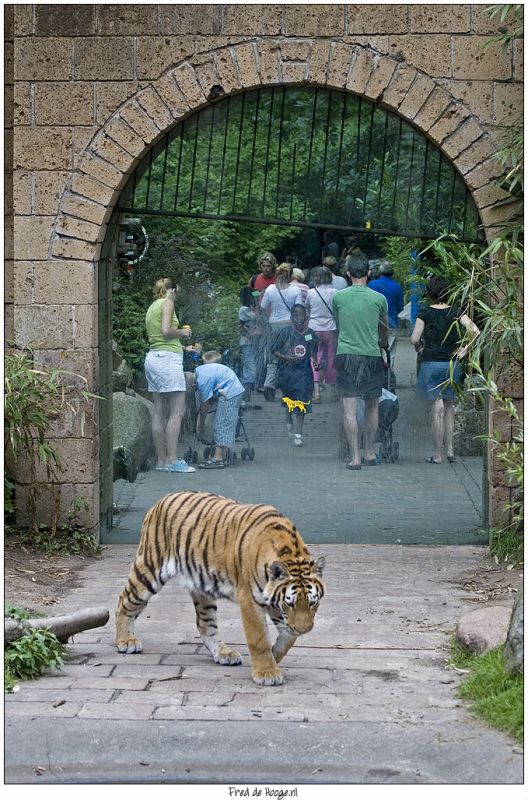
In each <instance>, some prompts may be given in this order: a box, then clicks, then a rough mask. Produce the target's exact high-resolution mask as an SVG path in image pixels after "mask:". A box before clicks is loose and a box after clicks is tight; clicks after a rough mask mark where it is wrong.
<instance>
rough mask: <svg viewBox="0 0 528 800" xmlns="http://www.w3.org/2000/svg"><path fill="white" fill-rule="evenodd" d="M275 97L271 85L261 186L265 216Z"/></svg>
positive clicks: (264, 214) (263, 214) (273, 88)
mask: <svg viewBox="0 0 528 800" xmlns="http://www.w3.org/2000/svg"><path fill="white" fill-rule="evenodd" d="M274 99H275V87H274V86H272V88H271V102H270V113H269V122H268V142H267V144H266V165H265V167H264V185H263V187H262V216H263V217H265V216H266V213H265V212H266V188H267V183H268V165H269V151H270V140H271V122H272V119H273V100H274Z"/></svg>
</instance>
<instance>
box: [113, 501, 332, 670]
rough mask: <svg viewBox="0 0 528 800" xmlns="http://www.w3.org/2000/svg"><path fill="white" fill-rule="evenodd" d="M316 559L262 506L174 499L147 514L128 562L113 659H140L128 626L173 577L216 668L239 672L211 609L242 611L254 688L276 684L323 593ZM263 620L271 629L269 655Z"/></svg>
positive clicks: (280, 517) (320, 566)
mask: <svg viewBox="0 0 528 800" xmlns="http://www.w3.org/2000/svg"><path fill="white" fill-rule="evenodd" d="M324 565H325V560H324V558H318V559H317V561H313V560H312V559H311V557H310V554H309V552H308V550H307V548H306V545H305V544H304V542H303V540H302V538H301V536H300V534H299V533H298V531H297V530H296V528H295V525H294V524H293V523H292V522H291V521H290V520H289V519H288V518H287V517H285V516H283V515H282V514H281V513H280V512H279V511H277V509H276V508H273V506H269V505H243V504H242V503H237V502H235V501H234V500H228V499H227V498H225V497H221V496H220V495H216V494H208V493H206V492H175V493H173V494H168V495H166V496H165V497H162V498H161V500H159V501H158V502H157V503H156V505H155V506H153V507H152V508H151V509H150V510H149V511H148V512H147V514H146V515H145V519H144V521H143V526H142V529H141V540H140V543H139V548H138V551H137V554H136V559H135V561H134V563H133V565H132V568H131V570H130V576H129V579H128V583H127V585H126V586H125V588H124V589H123V591H122V592H121V595H120V597H119V602H118V605H117V612H116V639H117V642H116V643H117V648H118V650H119V652H120V653H139V652H141V643H140V642H139V640H138V639H137V638H136V637H135V636H134V620H135V619H136V617H137V616H138V615H139V614H140V613H141V612H142V611H143V609H144V608H145V606H146V605H147V603H148V601H149V600H150V598H151V597H152V595H154V594H155V593H156V592H158V591H159V590H160V589H161V588H162V586H163V585H164V584H165V583H166V582H167V581H168V580H169V578H172V577H175V578H178V579H179V582H180V583H181V584H182V585H183V586H185V587H187V588H188V589H189V591H190V593H191V597H192V599H193V602H194V607H195V609H196V624H197V627H198V631H199V632H200V636H201V637H202V641H203V642H204V644H205V646H206V647H207V649H208V650H209V652H210V653H211V655H212V656H213V658H214V660H215V661H216V663H217V664H240V663H241V661H242V659H241V657H240V654H239V653H237V651H236V650H231V649H229V648H228V647H227V646H226V645H225V644H224V643H223V642H221V641H220V639H219V638H218V632H217V623H216V602H215V601H216V600H217V599H218V598H227V599H228V600H234V601H235V602H238V603H239V605H240V611H241V616H242V622H243V625H244V631H245V634H246V640H247V644H248V648H249V653H250V656H251V667H252V676H253V680H254V681H255V683H258V684H261V685H266V686H275V685H278V684H281V683H282V682H283V676H282V673H281V671H280V669H279V668H278V666H277V664H278V662H279V661H281V659H282V658H283V656H284V655H285V654H286V653H287V652H288V650H289V649H290V647H291V646H292V645H293V644H294V642H295V640H296V639H297V637H298V636H300V635H301V634H302V633H307V632H308V631H310V630H311V629H312V627H313V624H314V617H315V612H316V611H317V608H318V606H319V601H320V600H321V598H322V596H323V594H324V585H323V582H322V580H321V574H322V570H323V568H324ZM266 615H269V616H270V617H271V619H272V620H273V622H274V623H275V626H276V627H277V630H278V637H277V639H276V641H275V644H274V645H273V646H272V645H271V642H270V640H269V637H268V628H267V624H266Z"/></svg>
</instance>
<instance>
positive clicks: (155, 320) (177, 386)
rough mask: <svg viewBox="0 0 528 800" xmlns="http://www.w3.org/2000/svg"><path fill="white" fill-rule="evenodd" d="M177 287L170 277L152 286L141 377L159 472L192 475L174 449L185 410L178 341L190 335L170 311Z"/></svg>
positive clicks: (181, 350) (180, 352)
mask: <svg viewBox="0 0 528 800" xmlns="http://www.w3.org/2000/svg"><path fill="white" fill-rule="evenodd" d="M177 292H178V287H177V286H176V284H175V283H174V281H172V280H171V279H170V278H160V279H159V280H158V281H156V285H155V287H154V297H155V298H156V299H155V300H154V302H153V303H152V304H151V305H150V307H149V309H148V311H147V314H146V317H145V326H146V329H147V335H148V339H149V344H150V349H149V351H148V353H147V355H146V357H145V377H146V378H147V384H148V390H149V392H151V394H152V402H153V406H154V408H153V413H152V438H153V440H154V447H155V449H156V456H157V465H156V469H157V470H158V471H160V472H195V469H194V467H190V466H189V465H188V464H187V462H186V461H184V460H183V459H182V458H180V459H178V458H177V455H176V449H177V445H178V437H179V435H180V428H181V422H182V418H183V413H184V411H185V390H186V386H185V375H184V373H183V347H182V343H181V340H182V339H189V338H190V336H191V335H192V330H191V328H190V327H185V328H180V327H179V325H180V323H179V321H178V317H177V316H176V313H175V311H174V300H175V297H176V294H177Z"/></svg>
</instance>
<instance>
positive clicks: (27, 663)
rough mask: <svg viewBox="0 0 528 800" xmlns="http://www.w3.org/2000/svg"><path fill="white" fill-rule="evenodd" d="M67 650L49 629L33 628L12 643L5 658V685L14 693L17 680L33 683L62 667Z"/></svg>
mask: <svg viewBox="0 0 528 800" xmlns="http://www.w3.org/2000/svg"><path fill="white" fill-rule="evenodd" d="M64 654H65V649H64V647H63V646H62V645H61V643H60V642H59V640H58V639H57V637H56V636H55V634H54V633H51V631H49V630H48V629H47V628H33V629H32V630H31V631H29V633H26V634H25V635H24V636H21V637H20V639H16V641H14V642H10V643H9V644H8V646H7V648H6V651H5V656H4V684H5V688H6V690H7V691H12V690H13V688H14V686H15V683H16V680H17V679H20V680H24V681H31V680H34V679H35V678H38V677H39V676H40V675H42V674H43V672H44V671H45V670H46V669H48V668H50V667H54V668H57V667H61V666H62V664H63V662H64Z"/></svg>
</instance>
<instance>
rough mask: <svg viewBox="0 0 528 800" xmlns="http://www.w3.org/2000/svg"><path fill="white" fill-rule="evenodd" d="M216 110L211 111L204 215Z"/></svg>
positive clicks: (213, 108)
mask: <svg viewBox="0 0 528 800" xmlns="http://www.w3.org/2000/svg"><path fill="white" fill-rule="evenodd" d="M215 109H216V106H213V107H212V109H211V127H210V129H209V150H208V152H207V172H206V173H205V189H204V205H203V210H204V214H206V213H207V192H208V191H209V171H210V169H211V152H212V145H213V130H214V122H215Z"/></svg>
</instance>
